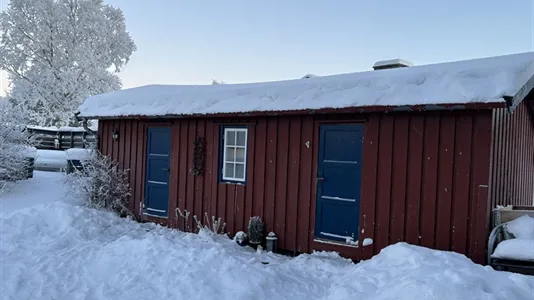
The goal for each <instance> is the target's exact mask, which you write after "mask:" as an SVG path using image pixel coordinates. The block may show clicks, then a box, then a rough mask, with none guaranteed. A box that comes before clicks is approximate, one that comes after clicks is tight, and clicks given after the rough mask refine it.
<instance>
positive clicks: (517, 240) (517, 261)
mask: <svg viewBox="0 0 534 300" xmlns="http://www.w3.org/2000/svg"><path fill="white" fill-rule="evenodd" d="M493 223H494V227H493V230H492V231H491V234H490V237H489V240H488V265H490V266H492V267H494V268H495V269H497V270H508V269H510V268H513V269H514V270H517V271H519V272H523V271H525V272H528V273H531V272H534V207H532V206H528V207H516V208H513V207H511V206H509V207H501V208H498V209H495V210H494V211H493Z"/></svg>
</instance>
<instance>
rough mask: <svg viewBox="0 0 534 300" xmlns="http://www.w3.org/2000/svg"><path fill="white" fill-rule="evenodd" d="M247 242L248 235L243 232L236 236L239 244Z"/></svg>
mask: <svg viewBox="0 0 534 300" xmlns="http://www.w3.org/2000/svg"><path fill="white" fill-rule="evenodd" d="M246 240H247V234H246V233H244V232H243V231H238V232H237V233H236V234H235V236H234V241H236V242H238V243H243V242H245V241H246Z"/></svg>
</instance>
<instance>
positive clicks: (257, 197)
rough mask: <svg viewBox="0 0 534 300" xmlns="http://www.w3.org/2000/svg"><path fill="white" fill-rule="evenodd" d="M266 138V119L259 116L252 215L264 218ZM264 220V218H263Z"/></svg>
mask: <svg viewBox="0 0 534 300" xmlns="http://www.w3.org/2000/svg"><path fill="white" fill-rule="evenodd" d="M266 140H267V119H266V118H261V119H259V120H258V125H257V126H256V148H255V151H256V153H255V157H254V159H255V162H254V171H253V172H254V177H255V178H254V207H253V212H254V216H260V217H261V218H262V219H265V207H264V206H265V159H266V156H265V155H266V149H265V147H266ZM264 221H265V220H264Z"/></svg>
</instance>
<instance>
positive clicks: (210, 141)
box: [203, 121, 218, 216]
mask: <svg viewBox="0 0 534 300" xmlns="http://www.w3.org/2000/svg"><path fill="white" fill-rule="evenodd" d="M214 126H215V125H214V124H213V121H207V122H206V173H205V174H204V195H205V197H204V205H203V206H204V210H205V211H206V212H207V213H208V215H210V216H213V212H212V204H213V203H215V199H214V197H213V195H212V191H213V186H214V184H216V181H217V170H216V169H215V168H214V166H213V158H214V156H218V153H216V149H217V148H215V144H217V141H218V137H215V138H216V140H215V139H214V131H215V130H214Z"/></svg>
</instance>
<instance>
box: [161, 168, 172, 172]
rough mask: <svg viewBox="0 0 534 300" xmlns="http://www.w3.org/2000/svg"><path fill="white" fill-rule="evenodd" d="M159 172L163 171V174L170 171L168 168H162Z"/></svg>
mask: <svg viewBox="0 0 534 300" xmlns="http://www.w3.org/2000/svg"><path fill="white" fill-rule="evenodd" d="M161 170H162V171H165V172H170V171H171V169H170V168H163V169H161Z"/></svg>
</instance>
